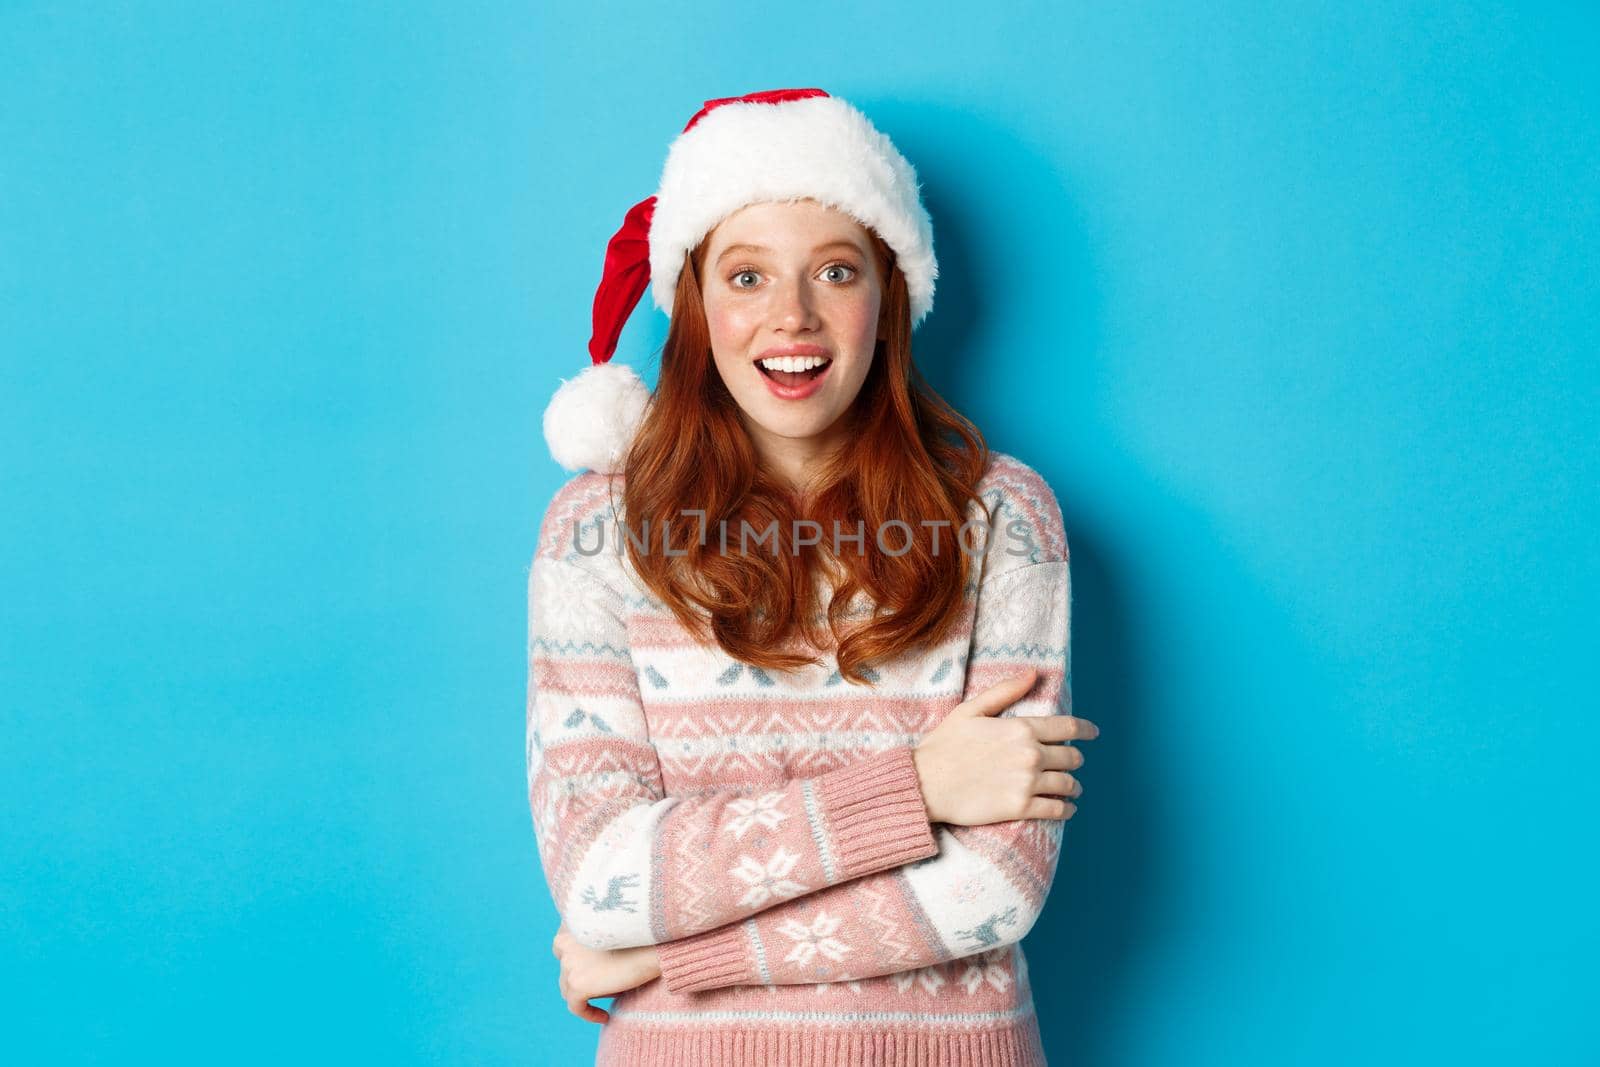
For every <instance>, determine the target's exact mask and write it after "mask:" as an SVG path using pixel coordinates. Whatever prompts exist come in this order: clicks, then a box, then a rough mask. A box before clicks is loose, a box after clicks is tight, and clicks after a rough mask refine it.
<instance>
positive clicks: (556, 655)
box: [527, 452, 1071, 1067]
mask: <svg viewBox="0 0 1600 1067" xmlns="http://www.w3.org/2000/svg"><path fill="white" fill-rule="evenodd" d="M991 455H992V462H991V464H990V466H989V468H988V470H987V471H986V472H985V474H984V476H983V478H982V481H981V483H980V485H979V491H980V495H981V497H982V499H983V501H984V503H985V505H986V512H980V511H979V510H978V509H977V508H976V505H972V504H970V503H969V505H968V506H969V517H970V518H971V519H972V520H974V522H973V525H971V526H969V528H968V533H967V535H966V537H967V540H966V544H967V546H968V549H967V550H969V551H974V546H977V550H976V551H974V562H975V563H977V564H978V566H975V567H974V568H972V578H971V580H969V582H968V584H967V586H966V589H965V591H964V592H965V599H964V601H963V608H962V613H961V619H960V625H959V626H958V627H956V628H955V630H954V632H953V633H952V634H951V635H950V636H949V637H948V638H947V639H946V640H945V641H944V642H942V643H941V644H939V645H938V646H937V647H934V648H932V649H931V650H926V651H924V652H923V653H922V654H915V655H913V654H908V655H904V656H901V657H899V658H898V659H895V660H891V661H888V662H883V663H880V664H877V665H875V666H874V667H873V668H871V677H872V679H873V681H874V684H873V685H872V686H859V685H854V684H851V683H850V682H848V681H845V680H842V679H841V678H840V676H839V673H838V671H837V670H836V669H835V668H836V666H837V664H836V661H834V660H833V658H832V656H831V655H829V654H828V653H827V652H822V653H820V655H821V656H822V658H823V659H824V662H823V663H822V664H820V665H814V666H812V667H809V668H806V669H803V670H801V671H799V672H796V673H794V674H792V675H791V674H786V673H784V672H781V671H768V670H763V669H760V668H758V667H754V666H751V665H749V664H745V663H742V662H739V661H737V660H734V659H732V658H731V657H729V656H727V655H726V654H725V653H724V652H723V651H722V650H721V649H720V648H719V647H717V646H716V645H715V644H709V645H708V644H701V643H699V642H697V641H696V640H695V639H694V637H693V636H692V635H691V633H690V632H689V631H688V630H686V629H685V628H684V627H683V626H682V625H681V624H680V623H679V622H678V621H677V620H676V618H675V617H674V616H673V615H672V614H671V612H670V611H669V610H667V609H666V607H665V606H664V605H663V604H662V603H661V602H660V601H659V600H657V599H656V598H655V597H654V596H653V595H652V594H650V592H649V591H648V589H647V587H645V586H644V585H643V583H642V581H640V580H639V579H638V577H637V574H636V572H635V571H634V570H633V567H632V565H631V562H630V561H629V560H628V558H627V556H626V552H625V551H620V549H621V538H622V537H623V536H626V535H627V532H628V531H631V532H632V533H633V535H634V536H635V537H639V536H642V535H643V534H642V528H641V527H628V526H627V525H626V517H625V516H622V515H619V514H617V513H616V512H615V511H614V510H613V505H614V504H615V506H616V507H617V508H620V506H621V501H622V493H621V483H622V477H623V476H622V475H620V474H619V475H612V476H609V477H608V476H606V475H601V474H595V473H583V474H580V475H577V476H576V477H574V478H572V479H571V480H569V481H568V482H567V483H566V484H565V485H563V486H562V487H561V489H560V490H559V491H558V492H557V494H556V496H555V498H554V500H553V501H552V502H551V504H550V506H549V508H548V510H547V511H546V513H545V516H544V519H543V522H542V524H541V528H540V532H539V543H538V548H537V550H536V552H535V554H534V557H533V561H532V566H531V568H530V570H529V576H528V595H529V633H528V720H527V726H528V730H527V742H528V743H527V761H528V762H527V765H528V801H529V805H530V809H531V811H532V815H533V824H534V829H535V834H536V837H537V842H538V849H539V855H540V859H541V861H542V864H543V867H544V871H545V876H546V879H547V881H548V883H549V886H550V890H551V893H552V895H553V897H554V899H555V903H556V907H557V910H558V911H559V912H560V913H561V916H562V918H563V920H564V921H565V923H566V925H567V927H568V929H569V930H570V931H571V933H572V935H573V936H574V937H575V938H576V939H577V940H578V941H580V942H582V943H584V944H587V945H590V946H592V947H595V948H605V949H612V948H624V947H629V946H636V945H645V944H656V945H658V946H659V952H660V957H661V969H662V978H661V980H659V981H653V982H650V983H648V984H646V985H644V986H642V987H640V988H638V989H635V990H632V991H630V992H626V993H623V994H621V995H620V996H618V997H617V998H616V1000H615V1002H614V1004H613V1006H612V1008H611V1021H610V1022H609V1023H607V1024H606V1025H605V1027H604V1029H603V1030H602V1033H601V1039H600V1052H599V1058H598V1061H597V1062H598V1063H599V1064H602V1065H605V1064H616V1065H629V1067H632V1065H640V1067H643V1065H672V1067H724V1065H728V1067H734V1065H744V1064H761V1065H770V1067H784V1065H789V1067H806V1065H810V1064H824V1063H826V1064H841V1065H843V1064H868V1063H871V1064H908V1065H909V1064H916V1065H923V1064H941V1065H951V1067H959V1065H984V1067H991V1065H1000V1064H1006V1065H1033V1064H1042V1063H1043V1062H1044V1057H1043V1053H1042V1050H1041V1048H1040V1043H1039V1031H1038V1024H1037V1021H1036V1019H1035V1016H1034V1010H1033V998H1032V994H1031V989H1030V986H1029V982H1028V977H1027V967H1026V963H1025V961H1024V959H1023V955H1022V950H1021V947H1020V945H1019V944H1018V943H1019V942H1020V940H1021V938H1022V936H1023V935H1024V934H1025V933H1027V931H1028V929H1029V928H1030V927H1031V926H1032V925H1033V922H1034V920H1035V919H1036V918H1037V917H1038V915H1039V912H1040V909H1041V908H1042V907H1043V905H1044V901H1045V895H1046V893H1047V892H1048V891H1049V888H1050V884H1051V881H1052V879H1053V877H1054V874H1055V868H1056V858H1057V855H1058V853H1059V849H1060V842H1061V835H1062V831H1063V829H1064V823H1063V822H1061V821H1058V820H1022V821H1015V822H1005V823H995V824H991V825H987V826H977V827H958V826H949V825H945V824H932V823H930V822H929V819H928V814H927V810H926V808H925V807H924V804H923V801H922V796H921V790H920V787H919V785H918V780H917V775H916V771H915V768H914V766H913V763H912V759H911V752H912V748H913V747H914V746H915V745H916V743H917V742H918V740H919V739H920V738H921V737H922V735H923V734H925V733H926V732H928V731H929V730H931V729H932V728H933V727H934V726H936V725H938V723H939V722H940V721H941V720H942V719H943V718H944V717H945V715H946V714H947V713H948V712H949V711H950V710H951V709H952V708H953V707H955V706H956V705H957V704H958V703H960V702H961V701H963V700H965V699H967V698H969V697H971V696H973V695H975V694H976V693H978V692H979V691H980V690H982V689H984V688H986V687H987V686H990V685H992V684H994V683H995V682H998V681H1001V680H1002V679H1004V678H1007V677H1009V676H1011V675H1012V674H1014V673H1016V672H1017V671H1019V670H1023V669H1026V668H1028V667H1037V668H1038V669H1039V671H1040V681H1039V682H1038V683H1037V684H1035V686H1034V688H1033V690H1032V691H1031V692H1030V693H1029V694H1028V696H1027V697H1025V698H1024V699H1023V700H1022V701H1020V702H1019V703H1018V704H1016V705H1015V706H1014V708H1013V709H1012V710H1010V711H1007V712H1005V714H1007V715H1009V714H1013V713H1015V714H1023V715H1049V714H1054V713H1058V712H1059V713H1070V711H1071V687H1070V677H1069V620H1070V601H1071V582H1070V577H1069V570H1068V554H1067V540H1066V534H1065V530H1064V529H1063V524H1062V518H1061V510H1060V507H1059V505H1058V504H1057V501H1056V498H1055V496H1054V494H1053V493H1052V492H1051V490H1050V488H1049V486H1048V485H1046V484H1045V482H1044V480H1043V479H1042V478H1041V477H1040V476H1039V475H1038V473H1037V472H1035V471H1034V470H1033V469H1032V468H1030V467H1028V466H1027V465H1025V464H1023V463H1022V462H1021V461H1020V460H1017V459H1016V458H1014V457H1012V456H1010V455H1007V454H1005V453H1001V452H993V453H991ZM612 479H615V481H616V483H617V484H616V485H615V486H612V485H610V484H609V482H610V481H611V480H612ZM942 532H943V533H944V534H945V535H946V538H945V540H943V541H942V542H941V544H942V549H941V550H943V551H953V550H961V549H959V548H957V547H955V546H954V545H953V544H952V542H951V541H950V540H949V539H948V538H949V535H950V534H951V531H950V530H949V528H948V527H944V528H942ZM602 536H603V537H604V541H603V542H602V541H601V538H602ZM712 536H713V537H714V536H715V534H714V533H713V535H712ZM787 536H789V534H788V533H787V532H785V537H787ZM868 536H869V537H870V536H873V535H872V533H871V532H870V531H869V532H868ZM898 536H899V535H897V534H896V533H895V532H894V531H893V530H891V531H889V532H888V533H886V534H884V543H885V545H887V546H889V548H890V550H893V548H894V547H895V546H898V545H899V544H900V543H901V542H900V540H898V539H897V538H898ZM729 543H730V550H734V549H733V547H732V546H733V545H734V544H735V543H736V542H735V541H733V540H730V542H729ZM656 544H657V545H659V536H657V539H656ZM598 545H603V547H602V549H601V550H600V551H598V552H596V551H595V549H596V547H597V546H598ZM653 550H656V551H659V550H660V549H659V547H656V548H654V549H653ZM759 550H765V551H770V550H771V549H770V547H769V548H765V549H759ZM844 550H846V551H849V550H851V544H850V543H849V542H846V543H845V545H844ZM851 608H852V614H853V615H859V614H860V613H861V612H864V611H866V610H868V605H867V604H866V601H865V594H860V595H859V596H858V599H857V600H856V601H855V602H853V603H852V605H851ZM792 647H794V648H796V649H800V648H801V646H799V645H798V644H796V645H793V646H792ZM812 651H815V650H812Z"/></svg>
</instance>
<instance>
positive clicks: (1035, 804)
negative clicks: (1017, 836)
mask: <svg viewBox="0 0 1600 1067" xmlns="http://www.w3.org/2000/svg"><path fill="white" fill-rule="evenodd" d="M1077 811H1078V805H1076V804H1074V803H1073V802H1072V801H1070V800H1062V799H1061V798H1060V797H1032V798H1031V799H1029V801H1028V804H1027V806H1026V807H1025V808H1023V809H1022V817H1023V818H1024V819H1070V818H1072V816H1073V815H1075V814H1077Z"/></svg>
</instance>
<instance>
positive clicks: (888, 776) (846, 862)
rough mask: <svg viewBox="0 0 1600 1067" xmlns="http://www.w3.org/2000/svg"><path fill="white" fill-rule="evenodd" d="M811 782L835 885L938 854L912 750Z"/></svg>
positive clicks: (895, 750)
mask: <svg viewBox="0 0 1600 1067" xmlns="http://www.w3.org/2000/svg"><path fill="white" fill-rule="evenodd" d="M813 784H814V786H815V789H816V797H817V801H818V806H819V807H820V808H821V810H822V817H823V819H824V821H825V822H826V824H827V828H828V831H829V835H830V838H831V842H832V845H833V853H834V855H833V860H834V866H835V868H836V872H837V877H836V878H835V879H834V880H835V881H836V882H846V881H849V880H850V879H852V878H859V877H861V876H862V875H864V874H873V873H875V872H877V871H884V870H889V869H890V868H892V867H900V866H903V865H904V864H907V863H912V862H915V861H916V860H921V859H927V858H928V857H929V856H933V855H936V854H937V853H938V851H939V842H938V839H937V838H935V837H934V836H933V824H932V823H931V822H929V821H928V809H927V807H926V805H924V804H923V802H922V785H921V783H920V782H919V781H918V780H917V767H916V763H915V762H913V760H912V758H911V749H910V748H909V747H907V746H905V745H901V746H897V747H895V748H891V749H887V750H885V751H883V752H878V753H874V754H873V755H871V756H868V757H866V758H865V759H861V760H857V761H856V762H854V763H852V764H849V765H848V766H845V767H841V768H839V769H838V770H836V771H830V772H828V773H827V774H825V775H823V776H821V777H820V778H817V779H815V781H814V783H813Z"/></svg>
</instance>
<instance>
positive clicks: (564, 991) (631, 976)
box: [550, 923, 661, 1023]
mask: <svg viewBox="0 0 1600 1067" xmlns="http://www.w3.org/2000/svg"><path fill="white" fill-rule="evenodd" d="M550 951H551V952H553V953H555V957H556V959H558V960H560V961H561V982H560V985H561V996H562V998H563V999H564V1000H566V1002H567V1010H568V1011H570V1012H572V1014H574V1015H576V1016H577V1017H578V1018H580V1019H587V1020H588V1021H589V1022H592V1023H605V1022H608V1021H609V1020H610V1019H611V1014H610V1013H609V1012H607V1011H606V1010H605V1009H604V1008H597V1007H595V1006H594V1005H593V1004H590V1003H589V999H590V998H591V997H610V996H615V995H616V994H618V993H622V992H626V991H627V990H629V989H637V988H638V987H639V986H642V985H644V984H645V983H646V982H652V981H654V980H655V979H657V978H660V977H661V958H660V956H659V955H658V954H657V952H656V947H655V946H654V945H641V946H639V947H638V948H619V949H613V950H610V951H606V950H603V949H597V948H590V947H589V946H588V945H584V944H581V943H579V941H578V940H577V939H576V938H574V937H573V936H572V935H571V934H569V933H568V932H567V924H566V923H562V924H561V928H560V929H558V930H557V931H556V938H555V940H554V941H553V942H552V943H551V945H550Z"/></svg>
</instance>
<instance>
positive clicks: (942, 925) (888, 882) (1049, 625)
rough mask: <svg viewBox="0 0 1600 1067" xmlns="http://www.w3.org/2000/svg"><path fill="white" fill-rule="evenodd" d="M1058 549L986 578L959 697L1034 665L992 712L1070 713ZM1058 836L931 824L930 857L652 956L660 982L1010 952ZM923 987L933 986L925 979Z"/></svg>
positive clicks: (821, 977)
mask: <svg viewBox="0 0 1600 1067" xmlns="http://www.w3.org/2000/svg"><path fill="white" fill-rule="evenodd" d="M1051 504H1052V506H1053V500H1052V501H1051ZM1046 513H1047V514H1049V513H1050V509H1046ZM1057 514H1058V513H1057ZM1057 521H1059V520H1057ZM1058 543H1059V546H1060V551H1059V553H1055V552H1048V553H1045V555H1047V556H1055V555H1059V556H1060V557H1061V558H1046V559H1043V560H1040V561H1037V562H1030V563H1027V564H1024V565H1022V566H1018V567H1014V568H1011V569H1008V570H1005V571H1004V572H1002V573H999V574H995V575H994V576H992V577H988V578H985V580H984V581H983V583H982V585H981V587H980V591H979V598H978V608H977V615H976V617H975V619H974V623H973V638H972V646H971V648H970V650H969V655H968V663H967V675H966V683H965V686H964V689H963V692H962V696H961V699H962V700H967V699H970V698H971V697H973V696H975V695H977V693H979V692H980V691H981V690H983V689H985V688H987V687H988V686H990V685H993V684H994V683H996V682H999V681H1002V680H1004V679H1005V678H1007V677H1009V676H1010V675H1012V674H1014V673H1016V672H1017V671H1018V670H1021V669H1025V668H1027V667H1037V668H1038V669H1039V673H1040V678H1039V681H1038V682H1036V683H1035V685H1034V687H1033V689H1032V690H1031V691H1030V692H1029V693H1028V694H1027V696H1026V697H1024V698H1023V699H1022V700H1021V701H1019V702H1017V703H1016V704H1014V705H1013V706H1012V707H1011V708H1010V709H1008V710H1007V711H1006V712H1004V713H1003V714H1005V715H1008V716H1009V715H1051V714H1060V713H1067V714H1070V713H1071V705H1072V691H1071V672H1070V630H1071V575H1070V570H1069V564H1068V561H1067V558H1066V540H1065V535H1064V533H1063V534H1062V535H1061V536H1060V539H1059V542H1058ZM1064 829H1065V823H1064V821H1063V820H1058V819H1038V820H1016V821H1011V822H1002V823H991V824H988V825H985V826H945V825H940V826H939V827H938V828H937V838H938V846H939V850H938V854H937V855H935V856H932V857H929V858H926V859H923V860H920V861H916V862H911V863H908V864H906V865H904V866H901V867H899V868H897V869H893V870H887V871H881V872H879V873H876V874H872V875H868V876H866V877H862V878H858V879H856V880H854V881H852V882H849V883H848V884H845V885H839V886H834V887H832V888H829V889H827V890H824V891H822V892H818V893H813V894H810V895H809V896H805V897H802V898H800V899H796V900H790V901H786V902H784V903H783V904H781V905H779V906H778V907H775V908H772V909H769V910H767V911H764V912H762V913H761V914H760V915H758V916H753V917H751V918H750V919H747V920H745V921H744V922H741V923H736V924H732V925H729V926H726V927H723V928H722V929H718V930H712V931H709V932H707V933H703V934H699V935H696V936H694V937H689V938H685V939H681V940H675V941H672V942H671V943H668V944H664V945H661V946H660V949H659V952H660V958H661V970H662V977H663V980H664V982H665V984H666V986H667V988H668V989H669V990H671V991H673V992H679V993H682V992H690V991H695V990H704V989H715V988H718V987H722V986H732V985H792V984H803V983H810V982H838V981H853V980H856V979H861V978H870V977H874V976H877V975H883V974H897V975H898V974H903V975H904V976H905V978H906V980H907V981H910V980H912V979H913V974H912V972H914V971H916V970H918V969H919V968H923V967H929V966H931V965H935V964H940V963H944V962H946V961H949V960H953V959H959V958H963V957H967V956H974V955H975V954H977V953H980V952H986V951H991V950H996V949H1000V948H1003V947H1005V946H1008V945H1011V944H1013V943H1015V942H1017V941H1020V940H1021V939H1022V937H1023V935H1024V934H1026V933H1027V932H1028V930H1029V929H1031V928H1032V926H1033V924H1034V922H1035V920H1037V919H1038V917H1039V914H1040V912H1041V911H1042V909H1043V907H1044V901H1045V897H1046V894H1047V893H1048V892H1049V889H1050V885H1051V883H1052V882H1053V880H1054V878H1055V870H1056V861H1057V857H1058V856H1059V854H1060V846H1061V838H1062V833H1063V831H1064ZM921 977H922V980H924V981H935V982H937V981H943V978H942V977H940V976H939V975H937V974H933V973H926V974H924V975H923V976H921Z"/></svg>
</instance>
